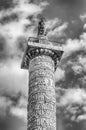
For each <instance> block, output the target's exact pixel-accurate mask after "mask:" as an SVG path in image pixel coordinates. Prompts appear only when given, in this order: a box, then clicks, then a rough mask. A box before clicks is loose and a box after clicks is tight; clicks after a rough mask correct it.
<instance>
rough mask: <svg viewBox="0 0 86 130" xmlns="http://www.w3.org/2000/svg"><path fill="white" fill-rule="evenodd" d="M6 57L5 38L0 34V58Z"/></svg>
mask: <svg viewBox="0 0 86 130" xmlns="http://www.w3.org/2000/svg"><path fill="white" fill-rule="evenodd" d="M7 57H8V52H7V46H6V39H5V37H4V36H2V35H0V60H3V59H4V60H5V59H6V58H7Z"/></svg>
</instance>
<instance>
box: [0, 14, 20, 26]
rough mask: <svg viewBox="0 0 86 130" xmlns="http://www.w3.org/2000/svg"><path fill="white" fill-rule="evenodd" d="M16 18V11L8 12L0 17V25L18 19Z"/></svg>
mask: <svg viewBox="0 0 86 130" xmlns="http://www.w3.org/2000/svg"><path fill="white" fill-rule="evenodd" d="M18 19H19V18H18V15H17V14H16V13H13V14H11V15H9V14H8V15H7V16H4V17H2V18H1V19H0V23H1V24H2V25H4V24H7V23H9V22H13V21H18Z"/></svg>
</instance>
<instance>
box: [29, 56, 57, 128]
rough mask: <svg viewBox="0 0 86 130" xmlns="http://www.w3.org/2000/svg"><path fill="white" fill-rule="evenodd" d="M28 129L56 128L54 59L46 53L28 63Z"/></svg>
mask: <svg viewBox="0 0 86 130" xmlns="http://www.w3.org/2000/svg"><path fill="white" fill-rule="evenodd" d="M28 130H56V98H55V82H54V61H53V60H52V59H51V57H49V56H46V55H42V56H38V57H36V58H33V59H32V60H31V61H30V65H29V99H28Z"/></svg>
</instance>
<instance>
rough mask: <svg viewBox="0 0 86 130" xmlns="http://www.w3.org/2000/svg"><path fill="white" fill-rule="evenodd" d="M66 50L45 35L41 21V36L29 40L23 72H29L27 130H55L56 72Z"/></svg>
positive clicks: (39, 31)
mask: <svg viewBox="0 0 86 130" xmlns="http://www.w3.org/2000/svg"><path fill="white" fill-rule="evenodd" d="M62 54H63V50H62V48H61V46H60V45H59V43H57V46H55V45H54V43H52V42H50V41H49V40H48V39H47V37H46V36H45V30H44V21H43V19H40V21H39V26H38V36H37V37H30V38H29V39H28V44H27V48H26V51H25V54H24V57H23V61H22V65H21V67H22V69H28V71H29V79H28V80H29V89H28V107H27V111H28V126H27V127H28V128H27V129H28V130H56V95H55V78H54V73H55V70H56V68H57V65H58V62H59V61H60V59H61V56H62Z"/></svg>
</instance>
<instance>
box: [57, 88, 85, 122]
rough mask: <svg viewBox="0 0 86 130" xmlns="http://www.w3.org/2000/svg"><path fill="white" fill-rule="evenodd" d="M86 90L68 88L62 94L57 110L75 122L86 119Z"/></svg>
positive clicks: (65, 117)
mask: <svg viewBox="0 0 86 130" xmlns="http://www.w3.org/2000/svg"><path fill="white" fill-rule="evenodd" d="M85 101H86V92H85V90H84V89H80V88H76V89H67V90H65V91H64V93H63V95H62V96H60V98H59V101H58V103H57V112H58V111H60V113H63V115H64V119H67V120H68V119H69V120H71V121H74V122H78V121H81V120H82V121H83V120H85V113H86V109H85V107H86V102H85ZM82 113H83V114H82Z"/></svg>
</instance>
